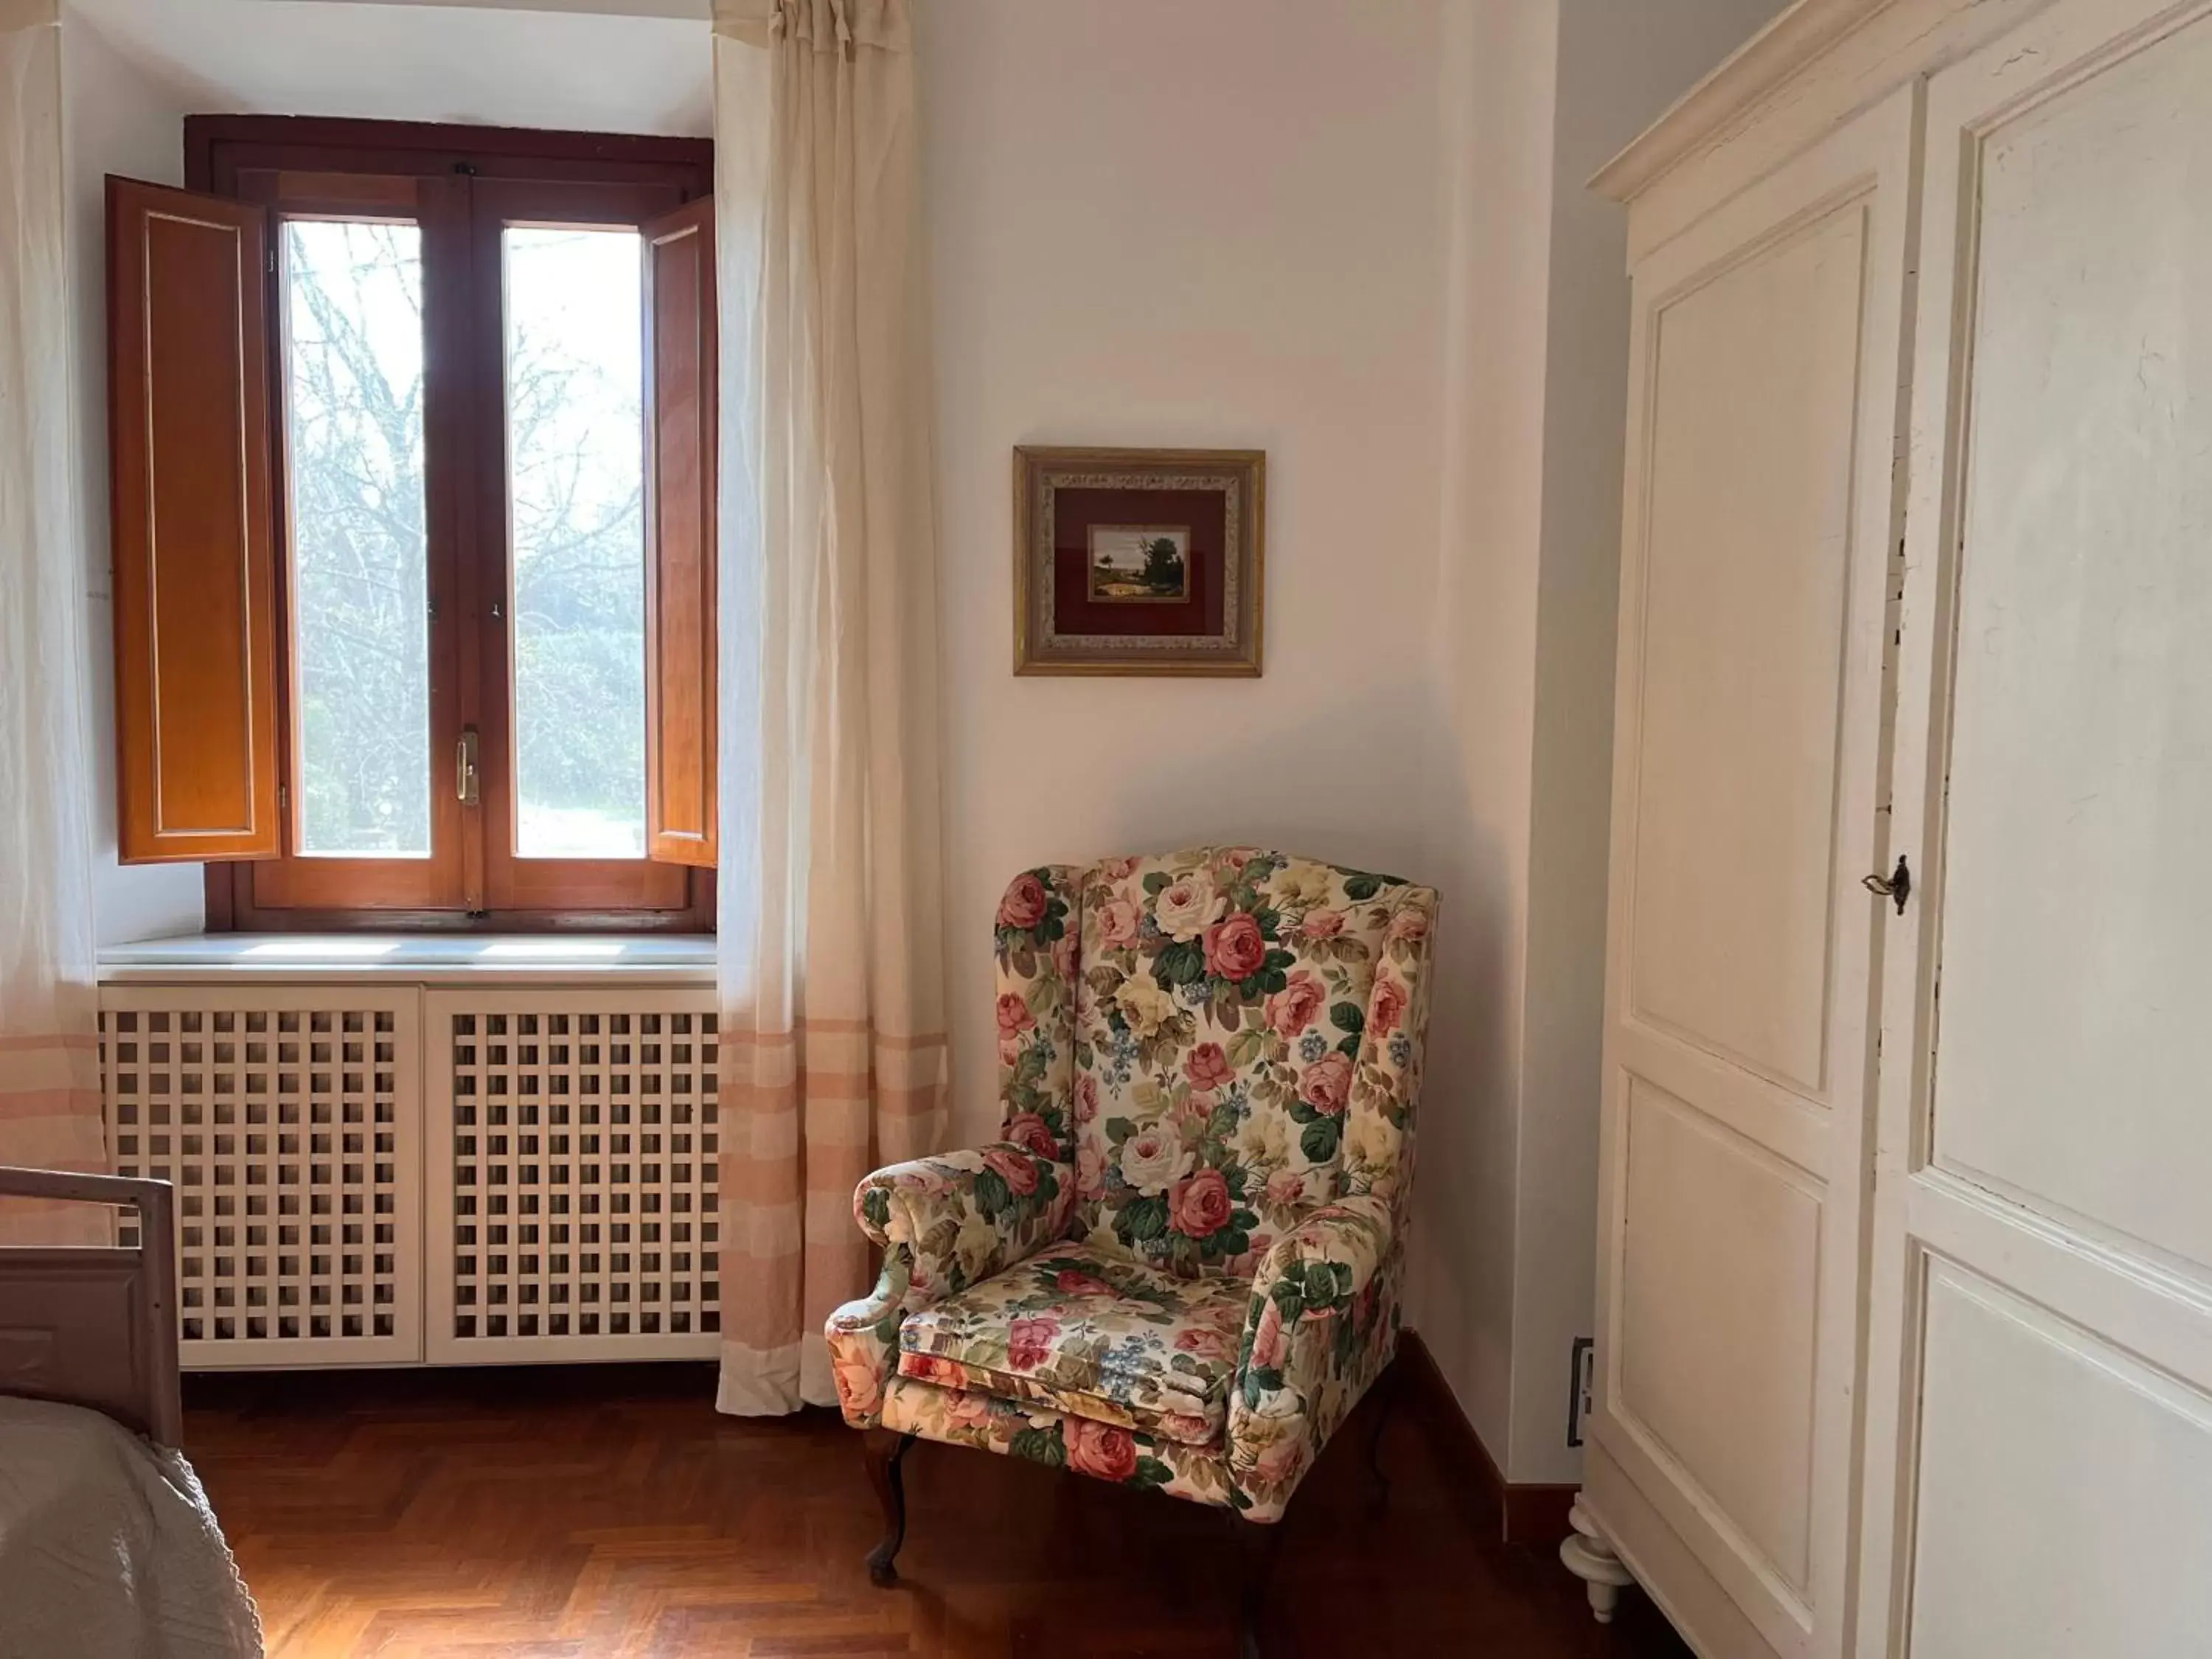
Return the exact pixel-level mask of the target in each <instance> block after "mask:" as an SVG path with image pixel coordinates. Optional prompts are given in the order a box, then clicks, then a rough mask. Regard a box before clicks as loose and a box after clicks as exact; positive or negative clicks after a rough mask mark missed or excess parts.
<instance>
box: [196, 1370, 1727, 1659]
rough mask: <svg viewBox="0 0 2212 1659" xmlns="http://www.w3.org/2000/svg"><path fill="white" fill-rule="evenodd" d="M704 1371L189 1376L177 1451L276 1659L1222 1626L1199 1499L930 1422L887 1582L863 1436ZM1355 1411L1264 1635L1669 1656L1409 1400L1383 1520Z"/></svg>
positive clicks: (1372, 1648)
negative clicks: (224, 1540)
mask: <svg viewBox="0 0 2212 1659" xmlns="http://www.w3.org/2000/svg"><path fill="white" fill-rule="evenodd" d="M712 1396H713V1386H712V1379H711V1373H708V1372H707V1371H705V1370H703V1369H700V1368H693V1367H674V1368H671V1367H658V1368H646V1367H620V1368H616V1367H576V1368H564V1369H562V1370H546V1371H539V1372H531V1371H513V1370H507V1371H500V1372H496V1373H484V1372H477V1373H467V1372H426V1373H408V1374H400V1373H384V1374H381V1375H352V1376H334V1375H332V1374H329V1373H324V1374H321V1375H298V1374H295V1375H289V1376H261V1377H228V1378H196V1379H192V1380H191V1383H190V1386H189V1389H188V1395H187V1398H188V1401H190V1402H191V1410H190V1411H189V1413H188V1416H187V1428H186V1435H185V1449H186V1451H187V1452H188V1453H189V1454H190V1455H191V1458H192V1461H193V1462H194V1464H195V1465H196V1466H197V1468H198V1469H199V1471H200V1474H201V1476H202V1478H203V1479H204V1480H205V1482H206V1484H207V1487H208V1490H209V1492H210V1494H211V1495H212V1497H213V1498H214V1501H215V1505H216V1512H217V1513H218V1514H219V1515H220V1516H221V1517H222V1522H223V1526H224V1528H225V1530H226V1531H227V1532H228V1535H229V1537H230V1540H231V1543H232V1546H233V1548H234V1550H235V1552H236V1553H237V1556H238V1561H239V1565H240V1569H241V1570H242V1571H243V1572H244V1573H245V1576H246V1583H248V1585H249V1586H251V1588H252V1590H253V1592H254V1595H255V1596H256V1597H257V1599H258V1601H259V1603H260V1606H261V1611H262V1618H263V1621H264V1625H265V1626H266V1629H267V1632H268V1638H269V1650H270V1653H271V1654H272V1655H278V1656H287V1659H307V1656H313V1659H326V1656H328V1659H335V1656H340V1655H345V1656H354V1655H378V1656H392V1659H398V1656H421V1659H432V1656H436V1659H464V1656H465V1659H556V1656H558V1659H584V1656H592V1659H598V1656H617V1655H620V1656H655V1659H659V1656H680V1655H715V1656H738V1655H757V1656H769V1655H787V1656H797V1655H828V1654H836V1655H866V1654H884V1655H925V1656H932V1659H998V1656H1012V1655H1031V1654H1034V1655H1040V1656H1044V1655H1050V1656H1063V1655H1065V1656H1069V1659H1075V1656H1091V1655H1102V1656H1103V1655H1109V1654H1113V1655H1122V1654H1132V1655H1133V1654H1150V1655H1162V1656H1166V1655H1176V1656H1185V1655H1188V1656H1195V1659H1224V1656H1226V1655H1227V1654H1228V1653H1229V1651H1230V1644H1231V1604H1230V1591H1229V1589H1228V1588H1227V1583H1226V1581H1225V1577H1224V1576H1223V1573H1222V1571H1221V1568H1222V1566H1223V1565H1224V1563H1225V1552H1226V1541H1225V1539H1224V1537H1223V1535H1222V1528H1223V1526H1224V1524H1225V1523H1224V1522H1223V1519H1222V1517H1221V1516H1218V1515H1217V1514H1214V1513H1212V1512H1209V1511H1207V1510H1202V1509H1200V1508H1197V1507H1195V1506H1193V1505H1190V1504H1180V1503H1176V1502H1174V1501H1171V1500H1169V1499H1165V1498H1159V1497H1158V1496H1156V1495H1147V1494H1143V1493H1138V1492H1126V1491H1122V1490H1121V1489H1118V1488H1115V1487H1111V1486H1102V1485H1100V1484H1099V1483H1097V1482H1096V1481H1091V1480H1083V1479H1081V1478H1079V1477H1077V1476H1072V1475H1060V1474H1054V1472H1052V1471H1050V1470H1048V1469H1044V1468H1036V1467H1034V1466H1030V1465H1027V1464H1022V1463H1017V1462H1011V1461H1009V1460H1007V1459H1004V1458H999V1457H993V1456H989V1455H983V1454H978V1453H973V1452H960V1451H957V1450H954V1449H950V1448H947V1447H942V1446H933V1445H928V1444H923V1445H919V1446H916V1447H915V1449H914V1450H913V1452H912V1453H911V1454H910V1455H908V1459H907V1461H906V1468H907V1484H908V1495H909V1504H910V1508H909V1528H908V1543H907V1547H906V1549H905V1551H904V1553H902V1555H901V1556H900V1558H899V1566H900V1569H901V1571H902V1575H903V1582H902V1583H901V1584H900V1585H899V1586H898V1587H896V1589H890V1590H878V1589H874V1588H873V1587H872V1586H871V1585H870V1584H869V1583H868V1581H867V1577H866V1572H865V1571H864V1570H863V1568H862V1566H861V1557H862V1555H863V1554H864V1553H866V1549H867V1548H868V1547H869V1546H870V1545H871V1544H872V1543H873V1542H874V1541H875V1534H876V1530H877V1513H876V1509H875V1504H874V1500H873V1499H872V1498H871V1497H870V1495H869V1493H868V1491H867V1487H866V1481H865V1480H864V1478H863V1475H862V1472H861V1468H860V1461H859V1452H858V1448H857V1445H856V1443H855V1441H856V1437H854V1435H852V1434H851V1433H850V1432H849V1431H847V1430H846V1429H845V1428H844V1427H843V1425H842V1424H840V1423H839V1422H838V1421H837V1420H836V1418H835V1416H834V1415H833V1414H831V1413H825V1412H812V1413H806V1414H805V1416H803V1417H800V1418H798V1419H787V1420H784V1421H778V1422H747V1421H739V1420H736V1419H729V1418H723V1417H718V1416H717V1415H716V1414H715V1413H714V1410H713V1408H712V1405H711V1400H712ZM1360 1426H1361V1425H1358V1424H1357V1423H1355V1424H1354V1425H1347V1429H1346V1431H1345V1432H1344V1433H1342V1434H1340V1436H1339V1437H1338V1440H1337V1443H1335V1444H1334V1446H1333V1447H1332V1449H1331V1452H1330V1455H1328V1457H1327V1458H1326V1459H1324V1461H1323V1462H1322V1467H1321V1468H1319V1469H1318V1470H1316V1473H1315V1474H1314V1475H1313V1476H1312V1478H1311V1479H1310V1480H1309V1482H1308V1483H1307V1485H1306V1486H1305V1487H1304V1489H1303V1490H1302V1491H1301V1492H1300V1494H1299V1497H1298V1500H1297V1503H1296V1504H1294V1505H1293V1506H1292V1508H1291V1518H1290V1520H1289V1521H1288V1522H1286V1523H1285V1524H1286V1525H1287V1526H1288V1527H1289V1528H1290V1531H1289V1534H1288V1535H1287V1537H1286V1539H1285V1546H1284V1549H1283V1553H1282V1557H1281V1560H1280V1564H1279V1567H1278V1570H1277V1577H1276V1580H1275V1586H1276V1597H1275V1599H1276V1602H1277V1604H1278V1607H1279V1609H1280V1611H1279V1616H1278V1617H1277V1619H1276V1620H1275V1623H1274V1626H1273V1629H1272V1630H1271V1632H1270V1636H1271V1639H1272V1640H1273V1643H1274V1644H1275V1645H1274V1650H1275V1651H1277V1652H1279V1653H1281V1654H1283V1655H1285V1656H1322V1655H1328V1656H1338V1655H1342V1656H1350V1659H1388V1656H1397V1655H1406V1656H1415V1655H1419V1656H1428V1655H1459V1654H1470V1655H1484V1656H1501V1659H1504V1656H1511V1659H1523V1656H1525V1659H1553V1656H1559V1659H1570V1656H1571V1659H1657V1656H1678V1655H1681V1654H1683V1653H1684V1652H1685V1651H1686V1650H1683V1649H1682V1648H1681V1647H1680V1645H1679V1644H1677V1643H1675V1642H1674V1639H1673V1638H1672V1635H1671V1633H1670V1632H1666V1631H1665V1628H1664V1626H1663V1625H1662V1624H1661V1623H1660V1621H1659V1620H1657V1619H1656V1617H1655V1616H1653V1615H1652V1614H1651V1613H1650V1611H1649V1609H1648V1608H1646V1607H1644V1606H1642V1605H1641V1603H1640V1601H1639V1600H1638V1598H1635V1597H1631V1598H1630V1602H1631V1604H1632V1605H1629V1606H1627V1607H1624V1610H1623V1618H1622V1621H1621V1623H1620V1625H1618V1626H1615V1627H1614V1628H1613V1630H1612V1631H1605V1630H1602V1629H1601V1628H1600V1627H1599V1626H1596V1625H1595V1624H1594V1623H1592V1622H1591V1620H1590V1619H1589V1614H1588V1613H1587V1612H1586V1611H1585V1610H1584V1608H1583V1601H1582V1596H1581V1587H1580V1586H1579V1585H1578V1584H1577V1583H1575V1582H1574V1581H1573V1580H1572V1579H1570V1578H1568V1577H1566V1576H1565V1574H1564V1573H1563V1572H1562V1571H1560V1570H1559V1567H1558V1566H1557V1565H1556V1564H1555V1563H1553V1562H1552V1561H1550V1560H1548V1559H1546V1558H1544V1557H1541V1556H1539V1555H1536V1554H1533V1553H1528V1552H1526V1551H1522V1550H1518V1549H1514V1548H1510V1547H1506V1546H1504V1545H1500V1544H1497V1543H1495V1542H1492V1541H1490V1540H1491V1539H1492V1537H1494V1534H1495V1524H1496V1523H1495V1521H1494V1519H1493V1520H1489V1521H1488V1522H1486V1519H1485V1517H1484V1516H1483V1515H1482V1514H1481V1513H1480V1505H1479V1504H1478V1503H1477V1502H1476V1501H1475V1500H1474V1499H1471V1498H1469V1497H1468V1496H1467V1495H1466V1494H1464V1493H1462V1492H1455V1491H1453V1490H1450V1489H1449V1487H1448V1486H1447V1484H1446V1482H1445V1481H1444V1480H1443V1477H1442V1475H1441V1474H1440V1473H1439V1470H1440V1468H1441V1467H1442V1461H1441V1458H1440V1455H1438V1453H1437V1447H1436V1443H1434V1442H1432V1441H1431V1438H1430V1437H1429V1434H1428V1431H1427V1429H1426V1426H1425V1425H1424V1424H1423V1423H1422V1422H1421V1421H1419V1419H1418V1418H1416V1417H1414V1416H1413V1414H1412V1413H1406V1414H1403V1415H1401V1419H1400V1420H1398V1421H1396V1422H1395V1423H1394V1424H1393V1425H1391V1428H1390V1430H1389V1438H1388V1439H1387V1441H1386V1442H1385V1446H1386V1451H1385V1455H1384V1461H1385V1463H1386V1464H1387V1466H1388V1467H1389V1470H1390V1472H1391V1474H1392V1476H1393V1480H1394V1483H1395V1484H1394V1488H1393V1492H1392V1495H1391V1498H1390V1502H1389V1505H1388V1507H1387V1509H1386V1510H1384V1511H1383V1513H1382V1514H1381V1515H1380V1516H1377V1515H1376V1513H1375V1512H1374V1511H1373V1510H1371V1509H1370V1504H1369V1499H1368V1487H1367V1484H1366V1471H1365V1469H1364V1468H1363V1467H1362V1464H1361V1459H1362V1455H1363V1447H1364V1436H1362V1435H1360V1434H1358V1433H1356V1432H1354V1431H1356V1430H1357V1429H1358V1428H1359V1427H1360Z"/></svg>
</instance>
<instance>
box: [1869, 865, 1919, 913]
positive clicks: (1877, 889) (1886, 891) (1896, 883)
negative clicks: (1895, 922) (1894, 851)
mask: <svg viewBox="0 0 2212 1659" xmlns="http://www.w3.org/2000/svg"><path fill="white" fill-rule="evenodd" d="M1859 885H1860V886H1862V887H1863V888H1865V889H1866V890H1867V891H1868V892H1869V893H1873V894H1875V895H1878V896H1881V897H1882V898H1886V899H1893V900H1895V901H1896V903H1897V914H1898V915H1900V916H1901V915H1904V914H1905V900H1907V899H1908V898H1910V897H1911V896H1912V869H1911V866H1910V865H1908V864H1906V863H1905V858H1904V855H1903V854H1899V855H1898V860H1897V868H1896V869H1894V870H1893V871H1891V872H1889V874H1888V876H1887V877H1886V878H1885V877H1882V876H1862V877H1861V878H1859Z"/></svg>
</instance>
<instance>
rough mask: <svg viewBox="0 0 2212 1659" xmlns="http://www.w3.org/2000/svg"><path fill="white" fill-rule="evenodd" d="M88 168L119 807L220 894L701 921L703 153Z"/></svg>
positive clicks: (528, 143)
mask: <svg viewBox="0 0 2212 1659" xmlns="http://www.w3.org/2000/svg"><path fill="white" fill-rule="evenodd" d="M186 143H187V150H188V157H189V173H190V175H191V179H192V183H193V185H194V188H193V189H191V190H189V191H180V190H174V189H170V188H167V187H164V186H160V185H145V184H140V183H137V182H135V181H132V180H128V179H111V180H110V181H109V186H108V247H109V289H110V292H109V301H110V306H109V314H110V318H111V323H112V340H111V386H110V405H111V414H112V439H113V441H112V468H113V491H114V503H115V514H114V526H115V529H114V542H113V560H114V570H115V591H116V606H115V610H116V692H117V706H118V768H119V775H120V791H119V793H120V815H119V841H120V848H121V853H122V856H123V859H124V860H125V862H127V863H138V862H152V861H161V860H206V861H208V866H209V877H208V881H209V900H210V903H209V916H210V926H211V927H223V926H231V927H343V926H353V925H375V926H385V927H389V926H392V925H395V924H398V923H406V922H410V921H411V922H415V923H419V924H422V925H431V926H464V927H465V926H471V925H488V926H501V927H532V926H564V927H565V926H573V925H578V924H586V925H588V924H591V923H593V922H598V923H603V924H605V925H609V926H621V927H684V928H698V929H703V928H706V927H711V926H712V919H713V890H712V886H713V880H714V876H713V870H714V860H715V855H716V822H715V770H714V763H715V737H716V732H715V655H716V647H715V572H714V450H715V432H714V422H715V399H714V384H715V356H714V354H715V336H714V227H713V222H712V217H711V215H712V211H713V209H712V203H711V190H712V157H711V151H710V150H709V148H708V145H706V144H705V143H702V142H695V141H689V140H665V139H633V138H605V137H588V136H583V135H563V134H549V133H527V132H513V131H499V130H492V129H475V128H465V127H459V128H454V127H421V126H412V125H392V124H381V123H362V122H334V121H315V120H296V119H264V118H200V119H196V120H194V121H191V122H189V123H187V125H186Z"/></svg>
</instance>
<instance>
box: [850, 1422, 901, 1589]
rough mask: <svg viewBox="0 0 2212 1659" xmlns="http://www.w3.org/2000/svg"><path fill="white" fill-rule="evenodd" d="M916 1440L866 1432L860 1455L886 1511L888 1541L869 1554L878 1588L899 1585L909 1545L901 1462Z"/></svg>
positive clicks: (862, 1435) (872, 1579) (888, 1431)
mask: <svg viewBox="0 0 2212 1659" xmlns="http://www.w3.org/2000/svg"><path fill="white" fill-rule="evenodd" d="M912 1444H914V1437H913V1436H912V1435H910V1434H901V1433H899V1432H898V1431H896V1430H893V1429H863V1430H862V1431H860V1455H861V1456H862V1457H863V1458H864V1459H865V1460H866V1462H867V1465H868V1484H869V1485H870V1486H873V1487H874V1488H875V1489H876V1501H877V1502H878V1504H882V1505H883V1510H884V1541H883V1542H882V1543H880V1544H878V1545H877V1546H876V1547H875V1548H873V1549H872V1550H870V1551H869V1552H868V1579H869V1582H870V1583H873V1584H875V1585H877V1586H878V1588H882V1587H884V1586H888V1585H891V1584H896V1583H898V1567H897V1565H896V1561H897V1559H898V1553H899V1546H900V1545H901V1544H903V1543H904V1542H906V1480H905V1478H904V1477H903V1476H902V1475H901V1474H900V1473H899V1460H900V1459H901V1458H902V1457H904V1456H905V1455H906V1449H907V1448H908V1446H911V1445H912Z"/></svg>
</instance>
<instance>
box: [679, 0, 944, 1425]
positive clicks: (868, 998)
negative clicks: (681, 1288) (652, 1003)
mask: <svg viewBox="0 0 2212 1659" xmlns="http://www.w3.org/2000/svg"><path fill="white" fill-rule="evenodd" d="M715 37H716V38H715V41H714V50H715V149H716V175H717V179H716V194H717V212H716V216H717V220H718V222H719V226H720V238H721V248H720V267H721V295H722V301H721V303H722V313H723V318H722V343H723V351H724V361H723V366H722V375H723V386H724V394H723V404H722V407H723V411H724V412H723V430H722V471H721V477H722V511H721V526H722V530H721V550H722V567H721V570H722V574H721V580H722V605H721V616H722V617H723V619H724V622H723V638H722V685H723V687H724V692H723V696H724V698H725V706H724V711H723V718H722V721H721V730H722V733H723V738H722V741H723V752H722V768H721V776H722V791H723V796H722V836H723V852H722V867H721V872H720V896H721V897H720V903H721V916H720V939H721V968H720V980H721V1003H722V1014H721V1032H722V1037H721V1086H720V1135H721V1192H722V1200H721V1218H720V1223H721V1225H720V1241H719V1247H718V1248H719V1256H720V1261H719V1267H720V1286H721V1307H722V1383H721V1391H720V1405H721V1407H722V1409H723V1410H725V1411H728V1412H737V1413H778V1412H788V1411H793V1410H796V1409H797V1408H798V1407H799V1406H800V1405H801V1404H802V1403H806V1402H811V1403H814V1404H817V1405H830V1404H833V1403H834V1402H835V1401H836V1391H835V1389H833V1388H832V1386H831V1384H830V1380H829V1355H828V1351H827V1349H826V1348H825V1346H824V1345H823V1337H822V1328H823V1322H824V1321H825V1320H826V1319H827V1317H828V1316H829V1311H830V1310H831V1309H832V1308H834V1307H836V1305H837V1304H839V1303H841V1302H843V1301H846V1300H848V1299H849V1298H850V1297H855V1296H858V1295H859V1294H860V1293H861V1291H863V1290H864V1289H865V1288H866V1283H867V1280H868V1278H869V1276H870V1271H871V1269H870V1263H869V1261H868V1255H867V1248H866V1239H865V1237H863V1236H862V1234H861V1233H860V1229H859V1228H858V1227H857V1226H855V1225H854V1221H853V1214H852V1194H853V1189H854V1187H855V1186H856V1185H857V1184H858V1183H859V1182H860V1178H861V1177H862V1176H865V1175H866V1174H867V1173H868V1172H869V1171H870V1170H872V1169H874V1168H876V1167H877V1166H878V1165H879V1164H884V1163H888V1162H894V1161H896V1160H899V1159H902V1158H912V1157H915V1156H917V1155H919V1154H921V1153H922V1152H928V1151H932V1150H934V1149H935V1147H936V1146H937V1145H938V1144H939V1137H940V1135H941V1134H942V1133H943V1129H944V1124H945V1098H946V1084H947V1065H946V1054H945V1009H944V992H943V982H944V969H945V961H944V928H943V923H942V915H941V909H940V905H941V897H940V895H941V891H942V886H943V879H942V876H943V870H942V860H943V849H942V845H941V841H940V830H939V793H938V788H939V786H938V766H939V721H938V686H937V550H936V541H935V529H934V517H935V515H934V507H933V502H932V500H931V478H930V469H931V464H932V462H931V447H930V426H931V421H930V406H929V398H930V387H929V374H928V362H927V310H926V305H925V295H924V293H923V290H922V286H921V281H920V272H921V237H920V220H919V214H918V209H917V204H916V171H917V168H916V156H915V88H914V59H913V55H912V49H911V48H912V40H911V21H910V18H909V15H908V3H907V0H717V3H716V9H715Z"/></svg>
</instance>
